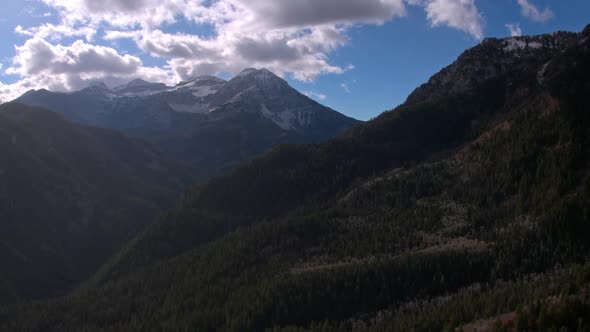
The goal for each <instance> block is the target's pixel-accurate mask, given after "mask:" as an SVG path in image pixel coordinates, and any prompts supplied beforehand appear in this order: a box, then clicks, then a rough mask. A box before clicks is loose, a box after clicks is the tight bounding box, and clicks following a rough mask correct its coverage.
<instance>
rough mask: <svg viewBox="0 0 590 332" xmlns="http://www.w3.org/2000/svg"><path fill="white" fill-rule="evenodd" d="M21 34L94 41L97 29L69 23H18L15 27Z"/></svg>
mask: <svg viewBox="0 0 590 332" xmlns="http://www.w3.org/2000/svg"><path fill="white" fill-rule="evenodd" d="M14 32H16V33H17V34H19V35H23V36H30V37H39V38H43V39H50V40H55V41H58V40H60V39H61V38H62V37H80V36H83V37H85V38H86V41H92V39H93V37H94V35H95V34H96V30H95V29H93V28H91V27H70V26H67V25H54V24H50V23H48V24H43V25H40V26H37V27H31V28H27V29H25V28H23V27H22V26H20V25H17V26H16V28H15V29H14Z"/></svg>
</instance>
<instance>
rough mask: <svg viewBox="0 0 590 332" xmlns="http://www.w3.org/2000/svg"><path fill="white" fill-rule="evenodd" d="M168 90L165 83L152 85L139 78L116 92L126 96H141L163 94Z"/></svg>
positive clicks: (119, 87)
mask: <svg viewBox="0 0 590 332" xmlns="http://www.w3.org/2000/svg"><path fill="white" fill-rule="evenodd" d="M167 88H168V87H167V86H166V84H164V83H151V82H147V81H144V80H142V79H139V78H138V79H134V80H133V81H131V82H129V83H127V84H123V85H120V86H117V87H115V88H114V91H116V92H117V93H119V94H122V95H125V96H140V95H150V94H153V93H157V92H162V91H164V90H166V89H167Z"/></svg>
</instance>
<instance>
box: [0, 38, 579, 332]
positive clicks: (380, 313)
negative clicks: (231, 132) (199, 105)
mask: <svg viewBox="0 0 590 332" xmlns="http://www.w3.org/2000/svg"><path fill="white" fill-rule="evenodd" d="M539 40H543V41H544V42H543V43H541V45H540V46H539V45H538V44H536V43H537V41H539ZM556 45H557V46H556ZM267 77H268V74H267V73H265V72H257V71H246V72H245V73H243V75H242V76H239V77H237V78H235V79H234V80H233V81H234V82H233V83H232V84H230V83H228V84H227V85H226V89H220V90H219V92H218V93H217V94H216V95H218V96H227V98H226V97H223V98H221V99H223V100H226V102H224V103H223V104H219V103H216V100H215V99H214V98H211V99H210V101H208V103H209V105H222V106H220V107H221V108H220V111H222V110H226V111H228V112H232V111H233V105H240V104H239V103H240V102H243V103H244V104H241V105H250V106H252V107H249V108H248V109H250V110H254V109H256V108H257V107H260V106H261V104H260V101H259V100H258V98H264V103H263V104H264V106H266V108H268V111H264V113H265V114H267V115H266V117H270V118H273V119H274V120H273V123H277V122H278V123H282V124H285V126H286V124H287V123H288V124H289V125H290V126H293V127H298V128H305V127H306V121H300V122H296V121H293V122H291V121H284V120H285V119H286V118H285V117H282V116H281V115H280V114H281V112H280V111H277V109H276V108H275V105H280V100H278V99H277V100H275V99H273V98H272V97H268V96H272V95H275V92H276V94H282V95H284V94H287V93H288V92H287V91H284V92H280V91H282V89H283V87H282V86H281V85H278V84H274V83H271V84H269V85H268V86H267V82H269V80H268V79H267ZM250 82H255V83H256V86H255V87H254V88H251V89H252V90H249V89H246V92H244V87H247V86H252V85H251V83H250ZM270 82H273V80H270ZM589 82H590V27H588V28H586V29H585V30H584V31H583V32H582V33H580V34H560V33H558V34H549V35H543V36H537V37H519V38H508V39H503V40H486V41H484V42H483V43H482V44H480V45H478V46H476V47H475V48H473V49H471V50H468V51H466V52H465V53H464V54H463V55H462V56H461V57H460V58H459V59H458V61H457V62H456V63H455V64H453V65H451V66H450V67H448V68H447V69H445V70H443V71H442V72H441V73H439V74H437V75H435V76H434V77H433V78H432V79H431V80H430V81H429V83H427V84H426V85H425V86H423V87H421V88H420V89H418V90H416V92H414V93H413V94H412V96H411V97H410V98H409V99H408V102H407V103H405V104H404V105H401V106H400V107H398V108H396V109H395V110H392V111H390V112H386V113H384V114H382V115H381V116H379V117H378V118H376V119H374V120H372V121H370V122H368V123H366V124H363V125H360V126H358V127H356V128H355V129H352V130H350V131H348V132H347V133H346V134H345V135H343V136H340V137H339V138H337V139H334V140H331V141H330V142H327V143H325V144H313V145H300V146H286V147H279V148H276V149H273V151H272V152H271V153H269V154H266V155H265V156H263V157H261V158H258V159H256V160H254V161H253V162H251V163H248V164H246V165H244V166H242V167H240V168H239V169H238V170H236V171H235V172H233V173H232V174H231V175H229V176H225V177H220V178H216V179H214V180H212V181H210V182H209V183H207V184H206V185H203V186H200V187H197V188H195V189H194V190H192V191H191V192H189V193H187V194H186V195H185V196H184V198H183V200H182V201H181V202H180V203H179V204H178V206H177V207H176V208H175V209H174V210H172V211H171V212H170V213H169V214H167V215H166V218H164V219H163V220H161V221H160V222H158V223H155V224H153V225H152V226H151V227H149V228H148V229H147V230H146V231H145V232H143V233H142V234H141V236H139V237H138V238H137V239H136V240H135V241H133V242H132V243H131V244H130V245H129V246H128V247H127V248H126V250H124V251H122V252H121V253H120V254H119V255H117V256H116V257H115V258H114V259H113V260H111V261H110V262H109V264H107V265H106V266H104V267H103V269H102V270H101V271H100V273H99V274H97V275H96V276H95V277H94V278H93V280H92V283H90V284H89V287H87V288H85V289H83V290H80V291H78V292H75V293H72V294H71V295H70V296H68V297H66V298H63V299H59V300H56V301H54V302H50V303H45V304H39V305H36V306H29V307H26V308H23V307H21V306H16V307H11V308H7V309H5V310H0V317H5V318H7V319H6V320H7V321H8V323H6V324H5V325H4V326H5V329H7V330H27V331H39V330H55V331H60V330H72V331H74V330H82V329H84V328H85V329H97V330H108V329H114V330H158V329H170V330H189V331H192V330H194V331H211V330H227V331H265V330H272V331H300V330H301V331H303V330H305V331H307V330H311V331H444V330H448V331H455V330H470V331H471V330H474V328H469V329H468V328H467V327H466V328H465V329H462V328H461V327H463V326H467V325H466V324H468V323H470V322H475V323H473V324H471V325H469V326H471V327H476V328H477V329H478V330H491V331H493V330H499V331H502V330H513V329H514V330H527V331H558V330H562V331H576V330H579V331H586V330H588V328H589V326H590V325H589V323H590V322H589V320H588V312H590V300H589V297H588V289H590V288H589V287H590V265H589V263H588V259H589V257H590V242H589V241H588V238H589V235H590V167H589V165H590V158H589V157H588V156H589V155H590V154H589V151H590V113H589V112H588V109H589V99H588V96H589V95H590V83H589ZM232 87H235V89H233V88H232ZM267 88H268V89H267ZM222 91H223V93H224V94H222ZM266 93H268V95H267V94H266ZM229 96H234V97H231V98H230V99H229V100H231V102H229V103H228V102H227V100H228V98H229ZM236 96H237V97H236ZM242 96H244V100H243V101H242V99H241V97H242ZM273 101H274V102H273ZM275 102H276V103H275ZM250 103H252V104H250ZM301 107H302V108H303V105H302V106H301ZM294 108H295V109H298V110H299V109H300V108H299V107H294ZM213 113H216V112H213ZM301 114H302V116H301V118H297V120H300V119H304V118H305V115H303V114H305V112H303V111H302V112H301ZM275 116H276V117H275ZM289 120H291V118H289ZM577 264H582V265H577ZM480 327H481V328H480Z"/></svg>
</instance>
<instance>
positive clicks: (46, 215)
mask: <svg viewBox="0 0 590 332" xmlns="http://www.w3.org/2000/svg"><path fill="white" fill-rule="evenodd" d="M96 88H101V87H100V86H97V87H96ZM191 179H192V178H191V176H190V174H189V172H188V171H187V169H184V168H183V167H179V166H178V165H176V164H175V163H174V162H171V161H170V160H169V159H168V158H166V157H164V156H163V155H162V153H161V152H159V150H158V149H156V148H155V147H153V146H152V145H150V144H148V143H146V142H143V141H141V140H138V139H132V138H128V137H126V136H124V135H122V134H120V133H117V132H115V131H112V130H105V129H97V128H91V127H86V126H80V125H75V124H72V123H70V122H68V121H66V120H65V119H64V118H63V116H62V115H59V114H56V113H54V112H51V111H47V110H44V109H39V108H36V107H30V106H24V105H21V104H16V103H8V104H4V105H1V106H0V265H1V266H2V268H0V270H1V271H2V272H1V273H0V303H1V302H5V301H14V300H16V299H29V298H35V297H43V296H49V295H55V294H58V293H60V292H62V291H64V290H66V289H68V288H69V287H71V286H73V285H75V284H76V283H77V282H80V281H81V280H84V279H85V278H87V277H88V276H89V275H90V274H91V273H93V272H94V271H95V270H96V269H97V268H98V266H100V265H101V264H102V263H103V262H104V260H105V259H106V258H107V257H109V256H110V255H112V254H113V253H114V252H115V251H117V250H119V249H120V246H121V245H122V244H123V243H125V242H126V241H127V240H129V239H130V238H131V237H132V236H134V235H136V234H137V232H138V231H139V230H141V229H143V228H144V227H145V225H147V224H149V223H150V222H153V221H154V220H155V219H156V217H157V215H158V213H160V212H161V211H162V210H163V209H164V208H169V207H170V206H171V205H172V203H173V201H174V200H175V199H176V198H177V196H178V194H179V192H180V191H181V190H182V189H183V188H184V187H185V186H186V185H188V184H189V183H190V182H191Z"/></svg>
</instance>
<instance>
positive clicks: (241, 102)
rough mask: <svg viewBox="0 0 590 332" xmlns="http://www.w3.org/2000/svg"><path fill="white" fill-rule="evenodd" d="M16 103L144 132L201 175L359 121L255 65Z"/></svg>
mask: <svg viewBox="0 0 590 332" xmlns="http://www.w3.org/2000/svg"><path fill="white" fill-rule="evenodd" d="M16 102H18V103H23V104H27V105H33V106H41V107H45V108H47V109H50V110H53V111H56V112H59V113H61V114H63V115H64V116H65V117H66V118H67V119H68V120H70V121H74V122H76V123H79V124H84V125H89V126H94V127H99V128H108V129H115V130H119V131H122V132H124V133H126V134H128V135H132V136H135V137H140V138H144V139H147V140H149V141H151V142H153V143H154V144H156V145H158V146H160V148H161V149H162V150H163V151H165V152H167V153H169V154H170V156H172V157H174V158H176V159H179V160H182V161H185V162H187V163H189V164H191V165H193V166H194V168H195V171H196V172H197V173H198V176H197V177H198V178H199V179H201V180H202V181H204V180H206V179H208V178H210V177H211V176H213V175H219V174H224V173H227V172H228V171H229V170H231V169H233V167H235V166H237V165H238V164H239V163H240V162H242V161H246V160H248V159H250V158H252V157H254V156H256V155H259V154H261V153H263V152H264V151H266V150H268V149H269V148H271V147H273V146H275V145H280V144H288V143H311V142H322V141H325V140H328V139H330V138H332V137H334V136H336V135H338V134H339V133H342V132H343V131H345V130H346V129H349V128H350V127H352V126H354V125H356V124H357V123H359V122H358V121H357V120H354V119H352V118H349V117H346V116H344V115H342V114H340V113H338V112H336V111H334V110H332V109H330V108H328V107H325V106H323V105H321V104H319V103H317V102H315V101H314V100H312V99H310V98H308V97H307V96H305V95H303V94H301V93H299V92H298V91H297V90H295V89H293V88H292V87H290V86H289V84H288V83H287V82H286V81H284V80H283V79H281V78H279V77H278V76H276V75H275V74H273V73H272V72H270V71H268V70H266V69H260V70H256V69H252V68H250V69H245V70H244V71H242V72H241V73H240V74H239V75H237V76H236V77H234V78H233V79H231V80H229V81H224V80H222V79H220V78H217V77H213V76H202V77H197V78H194V79H191V80H188V81H185V82H180V83H179V84H177V85H176V86H174V87H169V86H166V85H165V84H163V83H149V82H146V81H143V80H139V79H137V80H134V81H131V82H129V83H128V84H125V85H121V86H117V87H114V88H112V89H110V88H108V87H107V86H106V85H105V84H104V83H100V82H98V83H94V84H92V85H90V86H89V87H88V88H85V89H83V90H80V91H75V92H72V93H56V92H51V91H47V90H32V91H29V92H27V93H25V94H24V95H23V96H21V97H19V98H18V99H16ZM212 142H215V144H212Z"/></svg>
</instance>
